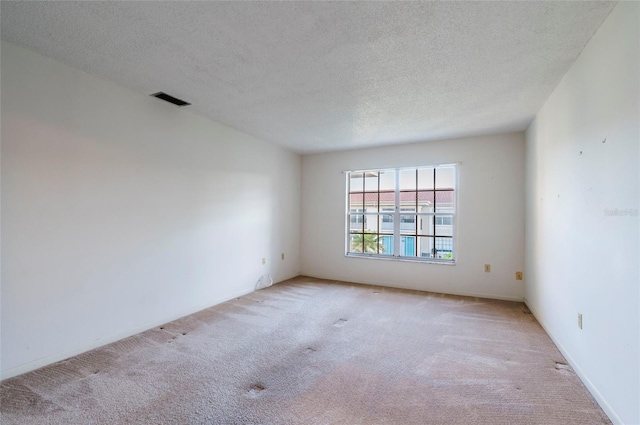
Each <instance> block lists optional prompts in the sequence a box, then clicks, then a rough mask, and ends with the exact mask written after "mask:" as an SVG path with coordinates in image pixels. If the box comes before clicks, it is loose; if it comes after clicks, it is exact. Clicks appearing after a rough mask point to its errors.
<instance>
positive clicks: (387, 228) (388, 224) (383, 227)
mask: <svg viewBox="0 0 640 425" xmlns="http://www.w3.org/2000/svg"><path fill="white" fill-rule="evenodd" d="M379 229H380V233H393V214H381V215H380V227H379Z"/></svg>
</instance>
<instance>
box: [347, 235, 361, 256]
mask: <svg viewBox="0 0 640 425" xmlns="http://www.w3.org/2000/svg"><path fill="white" fill-rule="evenodd" d="M349 238H350V244H349V252H362V233H360V234H351V235H349Z"/></svg>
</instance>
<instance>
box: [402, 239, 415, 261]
mask: <svg viewBox="0 0 640 425" xmlns="http://www.w3.org/2000/svg"><path fill="white" fill-rule="evenodd" d="M400 255H402V256H403V257H415V256H416V238H415V237H414V236H402V238H401V239H400Z"/></svg>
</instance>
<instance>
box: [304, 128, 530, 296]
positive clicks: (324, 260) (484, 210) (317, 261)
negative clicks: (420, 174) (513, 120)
mask: <svg viewBox="0 0 640 425" xmlns="http://www.w3.org/2000/svg"><path fill="white" fill-rule="evenodd" d="M456 162H459V163H460V165H459V166H458V205H457V208H458V213H457V223H458V229H457V234H458V238H457V258H456V265H455V266H450V265H443V264H427V263H417V262H404V261H403V262H400V261H394V260H381V259H368V258H355V257H345V211H346V206H345V202H346V192H345V190H346V189H345V188H346V183H345V174H344V173H343V171H346V170H363V169H376V168H392V167H409V166H419V165H437V164H451V163H456ZM524 162H525V159H524V134H523V133H510V134H501V135H494V136H482V137H472V138H466V139H456V140H442V141H436V142H426V143H418V144H409V145H403V146H394V147H382V148H371V149H363V150H354V151H346V152H333V153H326V154H325V153H322V154H314V155H305V156H303V159H302V177H303V182H302V188H303V189H302V247H303V254H302V266H301V267H302V272H303V273H304V274H306V275H310V276H315V277H322V278H327V279H340V280H346V281H353V282H366V283H375V284H380V285H389V286H396V287H401V288H409V289H421V290H428V291H436V292H444V293H449V294H462V295H477V296H483V297H490V298H502V299H510V300H522V296H523V294H524V289H523V281H517V280H515V272H516V271H519V270H522V268H523V266H524V264H523V262H524V191H523V187H524ZM319 223H321V225H319ZM484 264H491V266H492V267H491V273H485V272H484Z"/></svg>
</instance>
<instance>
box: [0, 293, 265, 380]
mask: <svg viewBox="0 0 640 425" xmlns="http://www.w3.org/2000/svg"><path fill="white" fill-rule="evenodd" d="M253 291H255V288H250V289H245V290H242V291H239V292H238V293H236V294H233V295H230V296H227V297H222V298H219V299H215V300H213V302H211V303H207V304H206V305H204V304H202V305H198V306H195V307H194V308H192V309H189V310H186V311H182V312H180V313H177V314H174V315H171V316H169V317H166V318H163V319H162V320H160V321H155V322H149V323H146V324H144V325H142V326H138V327H136V328H133V329H129V330H126V331H124V332H119V333H117V334H114V335H110V336H108V337H105V338H99V339H96V340H95V341H93V342H91V343H89V344H84V345H82V346H79V347H76V348H74V349H73V350H69V351H65V352H63V353H57V354H52V355H49V356H45V357H42V358H40V359H37V360H33V361H30V362H27V363H23V364H21V365H19V366H16V367H12V368H11V369H7V370H3V371H2V372H1V373H0V380H4V379H8V378H13V377H14V376H18V375H22V374H23V373H27V372H31V371H33V370H36V369H39V368H41V367H44V366H48V365H50V364H53V363H56V362H59V361H62V360H65V359H68V358H70V357H73V356H77V355H78V354H82V353H85V352H87V351H90V350H93V349H96V348H99V347H102V346H105V345H107V344H111V343H112V342H116V341H119V340H121V339H123V338H127V337H130V336H133V335H136V334H139V333H141V332H144V331H146V330H149V329H152V328H154V327H156V326H160V325H164V324H166V323H169V322H172V321H174V320H177V319H180V318H182V317H185V316H188V315H190V314H193V313H196V312H198V311H201V310H204V309H207V308H209V307H213V306H214V305H217V304H221V303H223V302H225V301H229V300H231V299H233V298H237V297H241V296H243V295H246V294H249V293H251V292H253Z"/></svg>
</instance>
